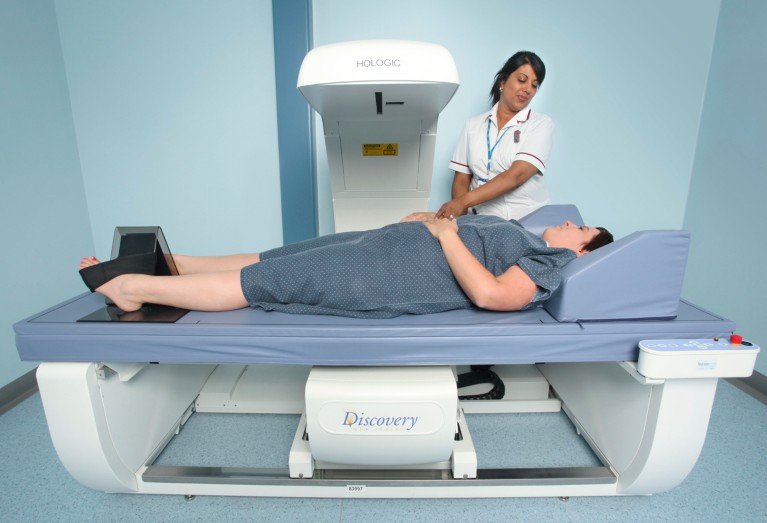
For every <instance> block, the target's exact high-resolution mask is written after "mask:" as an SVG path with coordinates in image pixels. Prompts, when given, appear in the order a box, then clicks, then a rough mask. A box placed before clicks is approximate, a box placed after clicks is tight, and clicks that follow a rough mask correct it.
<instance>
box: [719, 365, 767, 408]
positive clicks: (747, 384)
mask: <svg viewBox="0 0 767 523" xmlns="http://www.w3.org/2000/svg"><path fill="white" fill-rule="evenodd" d="M727 381H728V382H730V383H732V384H733V385H735V386H736V387H737V388H739V389H740V390H742V391H743V392H745V393H746V394H748V395H750V396H753V397H754V398H756V399H758V400H759V401H761V402H762V403H764V404H765V405H767V376H765V375H764V374H762V373H760V372H756V371H754V373H753V374H752V375H751V376H749V377H748V378H729V379H728V380H727Z"/></svg>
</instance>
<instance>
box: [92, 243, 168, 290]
mask: <svg viewBox="0 0 767 523" xmlns="http://www.w3.org/2000/svg"><path fill="white" fill-rule="evenodd" d="M156 259H157V256H156V255H155V253H153V252H148V253H144V254H131V255H129V256H120V257H119V258H115V259H114V260H109V261H105V262H101V263H97V264H96V265H91V266H90V267H85V268H84V269H80V276H81V277H82V279H83V281H84V282H85V285H86V286H87V287H88V288H89V289H90V290H91V291H95V290H96V289H97V288H99V287H101V286H102V285H104V284H105V283H106V282H108V281H110V280H112V279H114V278H116V277H117V276H122V275H123V274H149V275H153V274H155V270H156V269H155V266H156Z"/></svg>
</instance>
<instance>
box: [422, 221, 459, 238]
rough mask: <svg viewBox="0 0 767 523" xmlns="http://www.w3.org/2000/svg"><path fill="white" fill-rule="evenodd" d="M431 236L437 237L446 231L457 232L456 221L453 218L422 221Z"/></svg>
mask: <svg viewBox="0 0 767 523" xmlns="http://www.w3.org/2000/svg"><path fill="white" fill-rule="evenodd" d="M423 224H424V225H425V226H426V228H427V229H429V232H430V233H431V235H432V236H434V237H435V238H437V239H439V238H440V236H442V235H443V234H444V233H446V232H448V231H452V232H455V233H457V232H458V222H456V221H455V218H453V219H446V218H440V219H439V220H429V221H425V222H423Z"/></svg>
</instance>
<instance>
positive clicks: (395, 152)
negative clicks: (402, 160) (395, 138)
mask: <svg viewBox="0 0 767 523" xmlns="http://www.w3.org/2000/svg"><path fill="white" fill-rule="evenodd" d="M362 156H399V144H396V143H363V144H362Z"/></svg>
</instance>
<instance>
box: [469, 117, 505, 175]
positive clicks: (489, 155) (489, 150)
mask: <svg viewBox="0 0 767 523" xmlns="http://www.w3.org/2000/svg"><path fill="white" fill-rule="evenodd" d="M491 123H492V119H491V118H488V119H487V178H482V177H479V176H478V177H477V178H479V181H480V182H481V183H485V182H486V181H488V180H489V179H490V165H491V164H492V162H493V152H494V151H495V148H496V147H498V144H499V143H501V139H502V138H503V137H504V136H505V135H506V132H507V131H508V130H509V129H510V127H507V128H505V129H504V130H503V132H502V133H501V134H500V135H498V138H497V139H496V140H495V145H493V146H492V147H491V146H490V124H491Z"/></svg>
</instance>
